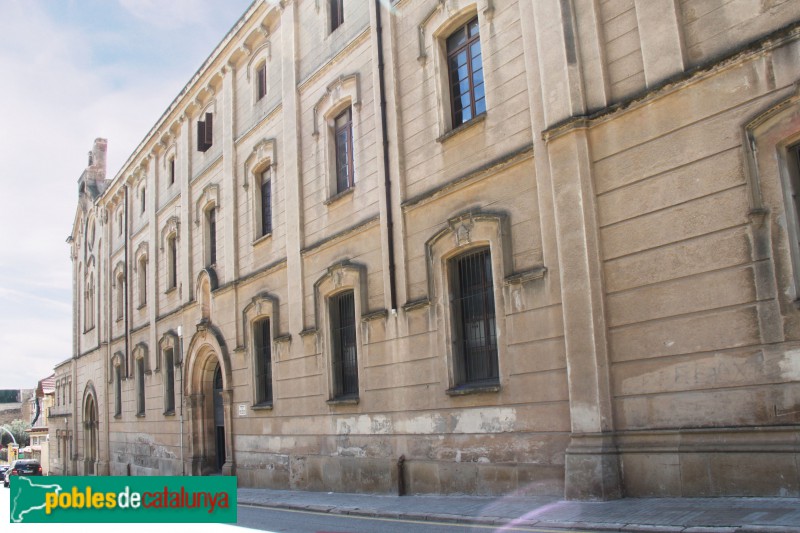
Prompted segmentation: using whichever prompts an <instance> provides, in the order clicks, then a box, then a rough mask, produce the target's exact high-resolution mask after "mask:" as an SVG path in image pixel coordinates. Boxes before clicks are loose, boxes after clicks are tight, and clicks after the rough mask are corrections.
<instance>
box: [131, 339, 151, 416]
mask: <svg viewBox="0 0 800 533" xmlns="http://www.w3.org/2000/svg"><path fill="white" fill-rule="evenodd" d="M151 373H152V372H151V370H150V361H149V358H148V349H147V344H146V343H144V342H140V343H138V344H137V345H136V346H134V348H133V376H134V384H135V387H134V390H135V391H136V416H137V418H144V417H145V416H146V415H147V382H146V379H145V378H146V376H148V375H150V374H151Z"/></svg>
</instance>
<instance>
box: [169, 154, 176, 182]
mask: <svg viewBox="0 0 800 533" xmlns="http://www.w3.org/2000/svg"><path fill="white" fill-rule="evenodd" d="M174 183H175V158H174V157H171V158H170V160H169V184H170V185H173V184H174Z"/></svg>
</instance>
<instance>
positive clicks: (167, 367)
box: [164, 348, 175, 414]
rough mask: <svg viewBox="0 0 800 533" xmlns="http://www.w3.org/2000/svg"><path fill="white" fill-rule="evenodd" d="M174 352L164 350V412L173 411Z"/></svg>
mask: <svg viewBox="0 0 800 533" xmlns="http://www.w3.org/2000/svg"><path fill="white" fill-rule="evenodd" d="M174 354H175V352H174V351H173V349H172V348H167V349H165V350H164V381H165V383H164V414H174V413H175V356H174Z"/></svg>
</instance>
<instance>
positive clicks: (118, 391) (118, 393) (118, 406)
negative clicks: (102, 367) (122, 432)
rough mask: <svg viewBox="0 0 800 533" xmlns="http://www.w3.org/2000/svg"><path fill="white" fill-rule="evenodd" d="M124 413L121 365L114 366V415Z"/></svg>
mask: <svg viewBox="0 0 800 533" xmlns="http://www.w3.org/2000/svg"><path fill="white" fill-rule="evenodd" d="M121 414H122V376H121V375H120V369H119V365H117V366H115V367H114V416H120V415H121Z"/></svg>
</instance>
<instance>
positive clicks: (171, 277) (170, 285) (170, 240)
mask: <svg viewBox="0 0 800 533" xmlns="http://www.w3.org/2000/svg"><path fill="white" fill-rule="evenodd" d="M177 285H178V250H177V246H176V237H175V235H170V236H169V237H167V290H169V289H174V288H175V287H177Z"/></svg>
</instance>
